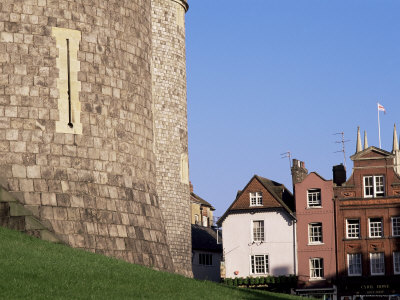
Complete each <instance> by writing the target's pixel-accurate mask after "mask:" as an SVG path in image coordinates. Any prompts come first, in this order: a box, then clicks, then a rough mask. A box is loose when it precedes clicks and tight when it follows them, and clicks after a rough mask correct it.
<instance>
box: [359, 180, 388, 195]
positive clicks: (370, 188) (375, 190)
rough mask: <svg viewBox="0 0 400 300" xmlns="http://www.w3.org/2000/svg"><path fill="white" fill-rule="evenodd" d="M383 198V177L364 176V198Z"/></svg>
mask: <svg viewBox="0 0 400 300" xmlns="http://www.w3.org/2000/svg"><path fill="white" fill-rule="evenodd" d="M383 196H385V176H383V175H374V176H364V197H365V198H372V197H383Z"/></svg>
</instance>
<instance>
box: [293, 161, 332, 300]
mask: <svg viewBox="0 0 400 300" xmlns="http://www.w3.org/2000/svg"><path fill="white" fill-rule="evenodd" d="M292 178H293V185H294V195H295V199H296V218H297V223H296V236H297V261H298V272H297V275H298V286H297V289H296V293H297V294H298V295H302V296H311V297H316V298H322V297H324V299H333V297H334V296H335V295H336V289H335V287H334V279H335V276H336V257H335V223H334V206H333V201H332V200H333V185H332V180H326V179H324V178H322V177H321V176H320V175H319V174H318V173H316V172H311V173H308V171H307V169H306V168H305V167H304V162H301V161H298V160H296V159H294V160H293V167H292Z"/></svg>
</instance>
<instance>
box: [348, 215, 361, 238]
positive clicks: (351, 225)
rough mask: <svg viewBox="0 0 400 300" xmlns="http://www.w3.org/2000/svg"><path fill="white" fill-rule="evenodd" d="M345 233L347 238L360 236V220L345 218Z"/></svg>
mask: <svg viewBox="0 0 400 300" xmlns="http://www.w3.org/2000/svg"><path fill="white" fill-rule="evenodd" d="M346 233H347V238H348V239H359V238H360V220H358V219H347V220H346Z"/></svg>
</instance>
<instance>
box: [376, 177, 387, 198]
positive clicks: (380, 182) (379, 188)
mask: <svg viewBox="0 0 400 300" xmlns="http://www.w3.org/2000/svg"><path fill="white" fill-rule="evenodd" d="M384 195H385V185H384V179H383V176H375V196H384Z"/></svg>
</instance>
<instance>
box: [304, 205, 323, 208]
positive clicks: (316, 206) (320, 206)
mask: <svg viewBox="0 0 400 300" xmlns="http://www.w3.org/2000/svg"><path fill="white" fill-rule="evenodd" d="M315 208H322V206H321V205H320V206H307V209H315Z"/></svg>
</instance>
